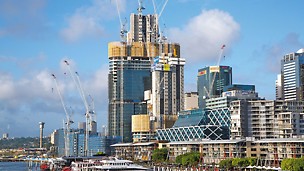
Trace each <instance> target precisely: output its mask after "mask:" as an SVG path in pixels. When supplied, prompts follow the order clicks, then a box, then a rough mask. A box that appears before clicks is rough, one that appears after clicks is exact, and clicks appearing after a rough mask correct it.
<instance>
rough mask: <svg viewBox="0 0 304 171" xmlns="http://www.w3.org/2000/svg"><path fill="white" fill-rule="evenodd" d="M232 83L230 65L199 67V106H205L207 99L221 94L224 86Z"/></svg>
mask: <svg viewBox="0 0 304 171" xmlns="http://www.w3.org/2000/svg"><path fill="white" fill-rule="evenodd" d="M231 84H232V68H231V67H229V66H209V67H205V68H202V69H199V70H198V75H197V91H198V102H199V107H200V108H205V107H206V105H205V104H206V102H205V99H208V98H211V97H218V96H220V95H221V94H222V92H223V88H224V86H228V85H231Z"/></svg>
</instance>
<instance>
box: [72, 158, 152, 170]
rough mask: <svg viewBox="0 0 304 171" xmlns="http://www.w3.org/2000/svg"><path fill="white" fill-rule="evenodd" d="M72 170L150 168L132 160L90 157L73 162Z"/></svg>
mask: <svg viewBox="0 0 304 171" xmlns="http://www.w3.org/2000/svg"><path fill="white" fill-rule="evenodd" d="M71 170H72V171H102V170H104V171H106V170H108V171H114V170H149V169H148V168H146V167H143V166H141V165H138V164H135V163H133V162H132V161H131V160H121V159H117V158H115V157H108V158H103V159H102V160H99V159H89V160H86V161H79V162H72V163H71Z"/></svg>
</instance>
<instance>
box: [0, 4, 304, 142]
mask: <svg viewBox="0 0 304 171" xmlns="http://www.w3.org/2000/svg"><path fill="white" fill-rule="evenodd" d="M116 2H118V8H119V11H120V15H121V18H122V20H123V21H124V20H125V18H126V19H127V22H129V14H130V13H131V12H133V13H136V12H137V11H136V9H137V6H138V2H137V1H136V0H117V1H116V0H77V1H75V0H65V1H62V0H24V1H19V0H0V75H1V77H0V116H1V117H0V118H1V119H0V125H1V127H0V135H2V134H3V133H5V132H7V133H9V135H10V137H21V136H25V137H26V136H38V135H39V125H38V122H40V121H43V122H45V123H46V124H45V134H46V135H49V134H50V133H51V132H52V131H53V130H54V129H57V128H61V127H62V125H63V119H64V118H65V113H64V110H63V107H62V105H61V103H60V99H59V96H58V94H57V93H56V91H52V90H54V89H56V86H55V82H54V80H53V79H52V77H51V74H55V75H56V76H57V81H58V84H59V88H60V91H61V92H62V94H63V97H64V100H65V104H66V106H67V108H68V109H69V113H71V114H72V119H73V120H74V121H75V124H74V125H73V126H72V127H77V123H78V122H81V121H84V120H85V118H84V111H85V109H84V105H83V103H82V101H81V98H80V95H79V94H78V93H77V90H76V86H75V85H74V83H73V81H72V79H71V77H70V76H69V75H68V74H64V73H65V72H67V67H66V66H65V65H64V63H63V61H64V60H69V62H70V63H71V69H72V70H73V71H77V72H78V73H79V75H80V79H81V81H82V86H83V87H84V89H85V92H86V94H90V95H91V96H92V97H93V99H94V103H95V111H96V113H97V122H98V124H99V129H100V128H101V126H102V125H106V124H107V103H108V102H107V73H108V58H107V43H108V42H111V41H119V39H120V38H119V31H120V22H119V17H118V12H117V10H116V9H117V5H116ZM143 2H144V6H145V7H146V10H145V11H144V12H143V13H144V14H147V13H154V10H153V3H152V1H151V0H144V1H143ZM155 3H156V7H157V10H156V11H157V12H158V13H159V12H160V11H161V8H162V6H163V4H165V0H155ZM303 4H304V2H303V1H301V0H293V1H287V0H281V1H277V0H267V1H264V0H251V1H244V0H233V1H225V0H171V1H168V3H167V5H166V7H165V9H164V11H163V13H162V15H161V17H160V28H161V31H162V32H163V34H164V35H165V36H167V38H168V40H169V41H171V42H178V43H180V44H181V54H182V57H183V58H185V59H186V62H187V64H186V66H185V90H186V91H196V75H197V70H198V69H199V68H202V67H205V66H208V65H216V64H217V61H218V58H219V56H220V50H221V49H220V48H221V46H222V45H223V44H225V45H226V47H225V49H224V52H223V55H224V56H225V58H224V59H222V60H221V61H220V65H229V66H231V67H232V68H233V83H239V84H254V85H256V90H257V92H258V93H259V95H260V96H261V97H265V98H266V99H269V100H271V99H274V98H275V79H276V75H277V74H278V73H279V72H280V59H281V58H282V56H283V55H284V54H286V53H290V52H296V51H297V50H298V49H300V48H304V45H303V44H304V37H303V34H302V33H303V28H304V23H303V22H302V16H303V14H302V13H303V12H302V11H303V10H302V6H303ZM128 27H129V25H127V28H128Z"/></svg>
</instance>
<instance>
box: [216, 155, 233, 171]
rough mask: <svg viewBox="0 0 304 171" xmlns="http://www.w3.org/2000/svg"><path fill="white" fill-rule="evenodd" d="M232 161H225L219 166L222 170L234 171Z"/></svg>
mask: <svg viewBox="0 0 304 171" xmlns="http://www.w3.org/2000/svg"><path fill="white" fill-rule="evenodd" d="M232 160H233V159H230V158H228V159H225V160H221V161H220V163H219V166H220V168H221V169H224V170H227V171H229V170H232V168H233V166H232Z"/></svg>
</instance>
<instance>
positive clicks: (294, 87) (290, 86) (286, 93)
mask: <svg viewBox="0 0 304 171" xmlns="http://www.w3.org/2000/svg"><path fill="white" fill-rule="evenodd" d="M281 74H282V83H283V84H282V94H283V100H304V48H303V49H300V50H298V51H297V52H296V53H290V54H287V55H285V56H284V57H283V59H282V60H281Z"/></svg>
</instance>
